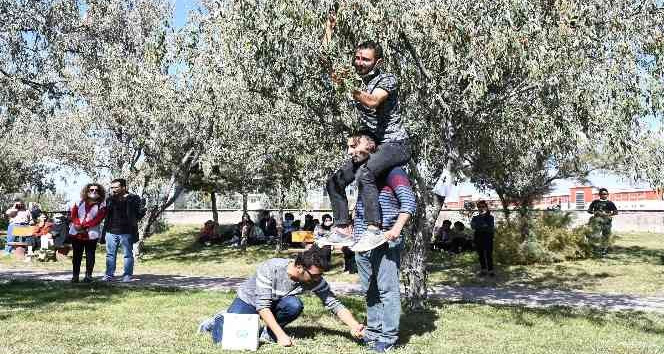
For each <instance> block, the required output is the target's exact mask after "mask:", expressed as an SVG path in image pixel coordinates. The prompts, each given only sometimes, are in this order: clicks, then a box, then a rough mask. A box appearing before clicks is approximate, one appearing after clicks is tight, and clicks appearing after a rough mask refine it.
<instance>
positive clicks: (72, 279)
mask: <svg viewBox="0 0 664 354" xmlns="http://www.w3.org/2000/svg"><path fill="white" fill-rule="evenodd" d="M71 282H72V283H78V275H75V276H73V277H72V278H71Z"/></svg>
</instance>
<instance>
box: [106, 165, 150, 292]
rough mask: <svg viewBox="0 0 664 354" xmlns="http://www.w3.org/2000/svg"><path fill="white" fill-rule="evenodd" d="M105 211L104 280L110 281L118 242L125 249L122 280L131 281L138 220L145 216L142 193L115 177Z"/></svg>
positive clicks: (113, 271) (113, 270)
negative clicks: (137, 192) (130, 188)
mask: <svg viewBox="0 0 664 354" xmlns="http://www.w3.org/2000/svg"><path fill="white" fill-rule="evenodd" d="M106 205H107V209H108V214H106V219H105V222H104V230H103V231H102V235H103V236H102V240H104V239H105V241H106V274H105V275H104V278H103V279H102V280H103V281H112V280H113V276H114V273H115V261H116V256H117V253H118V247H119V245H122V249H123V251H124V272H123V273H122V281H123V282H125V283H127V282H130V281H131V277H132V275H133V274H134V251H133V248H134V243H136V242H137V241H138V222H139V221H140V220H141V219H142V218H143V217H144V216H145V212H146V210H145V208H144V206H143V202H142V200H141V197H139V196H137V195H136V194H132V193H129V192H128V191H127V181H126V180H124V179H122V178H118V179H114V180H113V181H112V182H111V197H110V198H108V200H107V201H106Z"/></svg>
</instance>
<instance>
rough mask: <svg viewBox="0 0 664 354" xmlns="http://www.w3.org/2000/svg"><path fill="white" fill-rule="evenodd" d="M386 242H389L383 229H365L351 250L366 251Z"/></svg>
mask: <svg viewBox="0 0 664 354" xmlns="http://www.w3.org/2000/svg"><path fill="white" fill-rule="evenodd" d="M385 242H387V239H386V238H385V236H384V235H383V232H382V231H380V230H369V229H367V230H366V231H364V233H363V234H362V236H360V240H359V241H357V243H356V244H354V245H352V246H351V247H350V250H351V251H353V252H366V251H370V250H372V249H374V248H376V247H378V246H380V245H382V244H383V243H385Z"/></svg>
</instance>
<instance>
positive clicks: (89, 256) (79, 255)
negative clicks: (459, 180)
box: [71, 239, 97, 277]
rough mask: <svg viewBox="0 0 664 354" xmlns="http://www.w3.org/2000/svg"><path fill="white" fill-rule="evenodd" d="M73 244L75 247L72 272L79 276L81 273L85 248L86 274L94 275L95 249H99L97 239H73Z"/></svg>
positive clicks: (88, 275)
mask: <svg viewBox="0 0 664 354" xmlns="http://www.w3.org/2000/svg"><path fill="white" fill-rule="evenodd" d="M71 246H72V248H73V249H74V255H73V256H72V266H73V269H72V273H73V274H74V277H78V275H79V274H80V273H81V262H82V261H83V250H84V249H85V275H86V276H87V277H91V276H92V270H93V269H94V267H95V251H96V250H97V240H88V241H81V240H77V239H72V241H71Z"/></svg>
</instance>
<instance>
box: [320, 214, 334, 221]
mask: <svg viewBox="0 0 664 354" xmlns="http://www.w3.org/2000/svg"><path fill="white" fill-rule="evenodd" d="M320 219H321V220H323V221H325V219H330V220H332V215H330V214H323V215H322V216H321V217H320Z"/></svg>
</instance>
